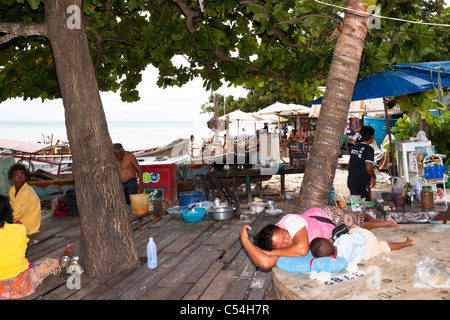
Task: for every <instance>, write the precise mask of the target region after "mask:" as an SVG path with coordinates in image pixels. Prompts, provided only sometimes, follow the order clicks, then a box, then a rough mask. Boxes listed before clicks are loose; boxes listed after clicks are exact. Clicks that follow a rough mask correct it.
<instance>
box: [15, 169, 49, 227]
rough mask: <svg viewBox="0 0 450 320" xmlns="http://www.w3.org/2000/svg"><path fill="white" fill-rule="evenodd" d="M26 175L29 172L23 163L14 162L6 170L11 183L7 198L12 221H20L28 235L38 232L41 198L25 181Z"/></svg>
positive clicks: (27, 175)
mask: <svg viewBox="0 0 450 320" xmlns="http://www.w3.org/2000/svg"><path fill="white" fill-rule="evenodd" d="M28 177H29V172H28V170H27V168H26V167H25V166H24V165H23V164H20V163H16V164H14V165H12V166H11V167H10V168H9V170H8V179H9V180H10V181H11V182H12V184H13V186H12V187H11V189H9V200H10V204H11V207H12V208H13V219H14V222H16V221H20V222H21V223H22V224H23V225H24V226H25V228H26V230H27V234H29V235H30V234H34V233H37V232H39V227H40V226H41V200H40V199H39V197H38V195H37V194H36V192H35V191H34V189H33V187H31V186H29V185H28V184H27V183H26V181H27V179H28Z"/></svg>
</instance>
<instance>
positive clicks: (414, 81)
mask: <svg viewBox="0 0 450 320" xmlns="http://www.w3.org/2000/svg"><path fill="white" fill-rule="evenodd" d="M433 88H434V87H433V84H432V83H431V82H429V81H426V80H423V79H421V78H418V77H414V76H411V75H409V74H406V73H402V72H397V71H382V72H378V73H374V74H371V75H370V76H367V77H365V78H362V79H360V80H358V81H357V82H356V84H355V90H354V91H353V98H352V101H360V100H367V99H375V98H387V97H394V96H400V95H403V94H409V93H414V92H419V91H425V90H430V89H433ZM311 104H322V97H320V98H319V99H316V100H314V101H312V102H311Z"/></svg>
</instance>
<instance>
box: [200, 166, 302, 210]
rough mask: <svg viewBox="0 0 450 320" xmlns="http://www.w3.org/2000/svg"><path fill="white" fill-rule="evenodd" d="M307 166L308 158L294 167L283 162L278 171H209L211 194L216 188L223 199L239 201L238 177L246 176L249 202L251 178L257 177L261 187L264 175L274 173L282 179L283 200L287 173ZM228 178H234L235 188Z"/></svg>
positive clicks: (256, 169) (260, 169) (250, 197)
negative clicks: (227, 180) (229, 185)
mask: <svg viewBox="0 0 450 320" xmlns="http://www.w3.org/2000/svg"><path fill="white" fill-rule="evenodd" d="M305 167H306V160H305V161H302V162H301V164H300V166H297V167H292V166H290V165H289V164H283V165H281V167H279V168H278V170H277V171H276V173H273V172H270V173H268V172H265V171H264V170H262V168H261V167H254V168H249V169H236V168H230V169H228V170H213V171H210V172H208V173H207V175H206V176H207V178H208V179H209V181H210V194H211V196H212V197H213V195H214V192H215V190H217V191H218V193H219V196H220V197H221V199H222V200H227V199H228V200H231V199H233V200H234V201H238V200H237V199H238V197H237V192H236V191H237V185H236V179H237V178H245V184H246V193H247V200H248V203H251V202H252V191H251V185H250V179H251V178H252V177H255V178H256V179H257V180H258V179H259V181H258V184H259V187H261V178H262V177H270V176H272V175H280V180H281V188H280V195H281V198H282V199H283V200H285V199H286V189H285V175H286V174H297V173H304V172H305ZM269 171H272V170H269ZM226 179H233V190H231V189H230V188H229V187H228V185H227V183H226V181H225V180H226ZM230 198H231V199H230Z"/></svg>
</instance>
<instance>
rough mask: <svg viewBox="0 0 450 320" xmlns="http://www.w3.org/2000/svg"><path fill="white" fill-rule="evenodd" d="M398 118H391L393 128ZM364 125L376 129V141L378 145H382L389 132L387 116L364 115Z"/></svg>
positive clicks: (390, 124)
mask: <svg viewBox="0 0 450 320" xmlns="http://www.w3.org/2000/svg"><path fill="white" fill-rule="evenodd" d="M396 122H397V119H393V118H390V119H389V126H390V128H391V129H392V128H393V127H394V126H395V123H396ZM364 125H365V126H371V127H372V128H374V129H375V142H376V143H377V145H378V146H381V144H382V143H383V140H384V138H385V137H386V135H387V134H388V131H387V125H386V118H377V117H364Z"/></svg>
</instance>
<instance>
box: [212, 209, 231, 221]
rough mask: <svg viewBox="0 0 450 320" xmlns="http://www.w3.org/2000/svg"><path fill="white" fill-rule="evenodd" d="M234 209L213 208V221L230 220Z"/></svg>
mask: <svg viewBox="0 0 450 320" xmlns="http://www.w3.org/2000/svg"><path fill="white" fill-rule="evenodd" d="M233 212H234V208H233V207H228V206H226V207H212V208H211V210H210V211H209V214H210V215H211V219H213V220H229V219H231V218H232V217H233Z"/></svg>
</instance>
